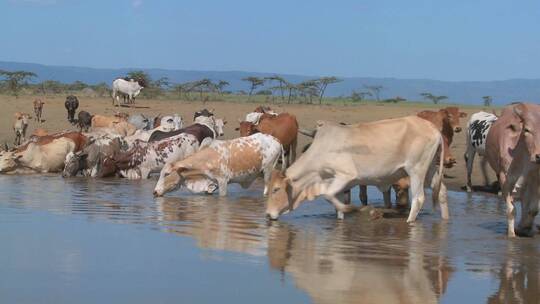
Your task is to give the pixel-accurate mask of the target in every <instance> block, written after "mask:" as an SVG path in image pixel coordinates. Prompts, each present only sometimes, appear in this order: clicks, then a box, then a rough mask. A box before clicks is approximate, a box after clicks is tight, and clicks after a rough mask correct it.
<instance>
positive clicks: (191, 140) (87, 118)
mask: <svg viewBox="0 0 540 304" xmlns="http://www.w3.org/2000/svg"><path fill="white" fill-rule="evenodd" d="M43 105H44V103H43V102H42V101H40V100H36V101H35V102H34V114H35V117H36V120H37V121H39V122H41V113H42V110H43ZM78 106H79V101H78V100H77V98H76V97H75V96H68V97H67V99H66V102H65V107H66V110H67V112H68V120H69V121H70V122H71V123H72V124H75V125H78V127H79V130H78V131H63V132H59V133H54V134H48V133H47V132H46V131H45V130H43V129H36V131H35V132H34V133H33V134H32V136H30V137H29V138H28V139H27V138H26V129H27V126H28V123H29V120H30V119H31V116H30V115H29V114H25V113H19V112H17V113H16V114H15V122H14V124H13V128H14V132H15V147H14V148H12V149H9V148H8V147H7V145H6V147H5V148H4V149H3V151H1V152H0V173H2V174H17V173H32V172H33V173H35V172H38V173H47V172H61V174H62V176H63V177H66V178H67V177H73V176H76V175H78V174H81V175H83V176H87V177H95V178H103V177H112V176H120V177H124V178H128V179H146V178H149V177H150V176H151V175H152V174H159V179H158V182H157V184H156V186H155V189H154V195H155V196H162V195H164V194H165V193H167V192H170V191H172V190H174V189H177V188H179V187H184V188H186V189H188V190H189V191H191V192H195V193H207V194H211V193H214V192H218V193H219V195H227V185H228V184H229V183H238V184H240V185H241V186H242V187H244V188H247V187H249V186H250V185H251V184H252V183H253V181H254V180H255V179H256V178H257V177H258V176H260V175H261V174H262V176H263V178H264V185H265V187H264V195H265V196H267V197H268V200H267V207H266V208H267V210H266V215H267V217H268V218H270V219H273V220H275V219H277V218H278V217H279V216H280V215H281V214H284V213H287V212H289V211H292V210H294V209H296V208H297V207H298V206H299V205H300V204H301V203H302V202H304V201H306V200H312V199H314V198H315V197H318V196H322V197H323V198H325V199H326V200H327V201H328V202H330V203H331V204H333V206H334V207H335V208H336V211H337V214H338V217H339V218H343V216H344V213H348V212H352V211H355V210H358V208H360V207H355V206H353V205H352V204H350V189H351V188H352V187H354V186H357V185H358V186H360V201H361V202H362V204H364V205H365V204H367V194H366V186H368V185H372V186H376V187H378V188H379V189H380V190H381V191H382V192H383V194H384V203H385V206H386V207H391V198H390V189H391V188H393V189H394V190H395V192H396V204H397V205H398V206H408V205H409V194H410V197H411V200H410V211H409V216H408V218H407V222H414V221H415V220H416V217H417V215H418V213H419V211H420V210H421V209H422V206H423V204H424V200H425V195H424V188H425V187H430V188H432V200H433V203H434V206H435V205H439V206H440V209H441V217H442V218H443V219H448V218H449V213H448V202H447V190H446V187H445V185H444V183H443V176H444V174H443V173H444V168H449V167H452V166H454V165H455V163H456V160H455V157H454V156H453V155H452V153H451V149H450V146H451V144H452V141H453V136H454V133H458V132H461V127H460V118H463V117H466V116H467V115H466V113H463V112H460V111H459V109H458V108H457V107H447V108H444V109H441V110H439V111H422V112H420V113H418V114H417V115H416V116H407V117H401V118H394V119H386V120H380V121H374V122H368V123H357V124H350V125H347V124H344V123H334V122H328V121H318V122H317V125H316V128H315V129H314V130H307V129H300V128H299V126H298V122H297V120H296V117H295V116H294V115H292V114H289V113H279V114H278V113H275V112H273V111H272V110H271V109H270V108H268V107H258V108H256V109H255V110H254V111H253V112H252V113H248V114H247V115H246V117H245V119H244V120H242V121H240V124H239V127H238V128H236V130H237V131H239V132H240V137H238V138H235V139H231V140H218V138H219V137H220V136H222V135H223V133H224V132H223V128H224V125H225V124H226V121H224V120H223V119H220V118H217V117H216V116H215V114H214V113H213V111H209V110H207V109H204V110H201V111H198V112H196V113H195V114H194V117H193V123H192V124H190V125H189V126H184V123H185V122H184V120H183V119H182V117H181V116H180V115H178V114H174V115H167V116H162V115H157V116H155V117H150V116H145V115H143V114H136V115H127V114H125V113H117V114H116V115H114V116H103V115H91V114H90V113H88V112H86V111H80V112H79V113H78V115H77V119H76V118H75V111H76V110H77V108H78ZM299 133H300V134H303V135H306V136H310V137H313V141H312V143H311V144H310V145H308V146H306V147H305V148H304V151H303V153H302V155H301V156H300V157H299V158H298V159H296V150H297V136H298V134H299ZM466 138H467V150H466V153H465V161H466V166H467V186H466V187H467V190H468V191H471V190H472V182H471V172H472V167H473V160H474V157H475V154H477V153H478V154H479V155H480V156H482V157H483V158H485V160H487V163H489V165H490V166H491V168H492V169H493V170H494V171H495V173H496V176H497V179H498V181H499V185H500V188H501V195H502V196H503V198H504V200H505V202H506V204H507V210H508V212H507V214H508V218H507V220H508V236H512V237H513V236H515V235H516V234H518V235H520V236H531V235H532V234H533V230H534V228H533V226H534V225H533V224H534V218H535V216H536V214H537V213H538V204H539V200H540V187H539V186H540V176H539V167H538V166H539V165H540V106H538V105H535V104H527V103H513V104H511V105H509V106H507V107H506V108H504V109H503V111H502V113H501V115H500V116H497V115H496V114H492V113H487V112H478V113H475V114H473V115H472V116H471V118H470V120H469V122H468V125H467V134H466ZM280 159H281V167H280V170H277V169H275V168H276V166H277V164H278V162H279V160H280ZM515 200H519V201H521V203H522V205H521V206H522V213H521V214H522V215H521V220H520V222H519V224H518V226H517V227H514V217H515V208H514V201H515Z"/></svg>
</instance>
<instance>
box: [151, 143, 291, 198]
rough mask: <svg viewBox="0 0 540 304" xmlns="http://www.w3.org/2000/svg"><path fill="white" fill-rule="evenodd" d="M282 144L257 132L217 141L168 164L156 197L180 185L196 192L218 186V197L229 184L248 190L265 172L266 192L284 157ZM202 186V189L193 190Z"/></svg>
mask: <svg viewBox="0 0 540 304" xmlns="http://www.w3.org/2000/svg"><path fill="white" fill-rule="evenodd" d="M281 150H282V147H281V144H280V143H279V142H278V141H277V140H276V138H274V137H273V136H271V135H267V134H262V133H257V134H253V135H251V136H248V137H240V138H236V139H232V140H223V141H222V140H216V141H214V142H212V143H211V144H210V145H209V146H208V147H206V148H204V149H202V150H200V151H199V152H197V153H195V154H193V155H191V156H190V157H188V158H186V159H184V160H181V161H178V162H174V163H168V164H166V165H165V166H164V167H163V169H162V170H161V174H160V177H159V181H158V183H157V185H156V187H155V189H154V195H155V196H163V195H164V194H165V193H167V192H169V191H172V190H174V189H176V188H178V187H179V186H185V187H186V188H188V189H189V190H191V191H193V192H212V191H213V190H215V189H209V188H206V189H205V187H200V185H203V186H204V185H206V186H207V187H212V188H214V186H213V185H215V184H217V187H218V188H219V195H220V196H225V195H227V185H228V184H229V183H239V184H240V185H241V186H242V187H243V188H247V187H249V186H250V185H251V184H252V183H253V181H254V180H255V179H256V178H257V176H258V175H259V174H260V173H261V172H262V173H263V175H264V181H265V189H264V194H265V195H266V194H267V192H268V191H267V187H266V184H267V183H268V181H269V179H270V174H271V172H272V170H273V169H274V167H275V165H276V162H277V160H278V158H279V156H280V154H281ZM196 186H199V189H194V188H196Z"/></svg>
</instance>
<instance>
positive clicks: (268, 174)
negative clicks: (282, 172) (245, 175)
mask: <svg viewBox="0 0 540 304" xmlns="http://www.w3.org/2000/svg"><path fill="white" fill-rule="evenodd" d="M272 170H273V168H265V169H264V171H263V178H264V191H263V196H268V183H270V177H271V176H272Z"/></svg>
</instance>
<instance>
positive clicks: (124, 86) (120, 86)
mask: <svg viewBox="0 0 540 304" xmlns="http://www.w3.org/2000/svg"><path fill="white" fill-rule="evenodd" d="M143 88H144V87H143V86H141V85H140V84H139V82H137V81H135V80H133V79H130V80H129V81H128V80H125V79H122V78H118V79H115V80H114V81H113V83H112V90H113V91H112V99H113V101H112V102H113V105H114V102H115V100H116V102H117V104H118V105H119V104H120V95H124V96H127V98H128V103H134V102H135V97H137V96H138V95H139V94H140V93H141V90H142V89H143Z"/></svg>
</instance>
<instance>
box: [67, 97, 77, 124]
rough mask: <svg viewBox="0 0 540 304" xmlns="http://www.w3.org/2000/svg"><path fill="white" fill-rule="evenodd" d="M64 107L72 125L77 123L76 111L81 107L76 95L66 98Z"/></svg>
mask: <svg viewBox="0 0 540 304" xmlns="http://www.w3.org/2000/svg"><path fill="white" fill-rule="evenodd" d="M64 106H65V107H66V110H67V119H68V121H69V122H70V123H75V111H76V110H77V108H78V107H79V99H77V96H75V95H69V96H68V97H66V102H65V103H64Z"/></svg>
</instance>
